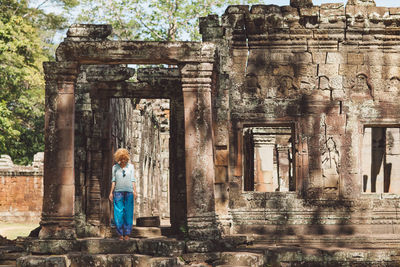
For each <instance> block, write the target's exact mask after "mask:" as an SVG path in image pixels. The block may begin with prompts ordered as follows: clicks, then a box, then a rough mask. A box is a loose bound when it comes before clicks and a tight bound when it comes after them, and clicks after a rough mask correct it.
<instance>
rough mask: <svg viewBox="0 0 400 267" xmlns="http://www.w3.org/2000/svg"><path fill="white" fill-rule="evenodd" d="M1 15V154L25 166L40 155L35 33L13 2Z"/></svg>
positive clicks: (21, 7)
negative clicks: (7, 155)
mask: <svg viewBox="0 0 400 267" xmlns="http://www.w3.org/2000/svg"><path fill="white" fill-rule="evenodd" d="M3 4H4V5H1V11H0V14H1V15H0V99H1V102H0V153H2V154H9V155H10V156H11V157H12V158H13V160H14V161H15V162H16V163H21V164H26V163H28V162H30V161H31V160H32V158H33V155H34V154H35V153H36V152H38V151H43V149H44V145H43V143H44V142H43V132H44V131H43V124H44V123H43V121H44V80H43V70H42V62H43V61H44V60H47V57H46V55H45V54H44V53H43V51H42V48H41V46H42V42H41V40H40V38H39V33H38V30H37V29H36V28H35V27H34V26H33V25H32V23H31V22H30V21H29V20H27V19H26V18H24V17H23V16H21V15H20V14H21V13H24V12H25V11H26V8H27V7H26V6H24V5H19V3H18V2H16V1H8V2H7V3H4V2H3Z"/></svg>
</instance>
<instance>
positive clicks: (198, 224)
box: [188, 214, 221, 240]
mask: <svg viewBox="0 0 400 267" xmlns="http://www.w3.org/2000/svg"><path fill="white" fill-rule="evenodd" d="M216 216H217V215H215V214H213V215H203V216H195V217H188V234H189V238H190V239H194V240H218V239H220V238H221V230H220V229H219V227H218V224H217V221H216Z"/></svg>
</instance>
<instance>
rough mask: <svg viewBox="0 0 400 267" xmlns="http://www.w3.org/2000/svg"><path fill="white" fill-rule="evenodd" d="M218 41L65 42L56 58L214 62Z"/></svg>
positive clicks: (93, 61) (107, 61)
mask: <svg viewBox="0 0 400 267" xmlns="http://www.w3.org/2000/svg"><path fill="white" fill-rule="evenodd" d="M214 53H215V44H213V43H207V42H203V43H199V42H147V41H102V42H71V41H66V42H62V43H61V44H60V45H59V47H58V48H57V51H56V58H57V61H78V62H79V63H81V64H171V65H174V64H179V63H183V62H210V63H212V62H214Z"/></svg>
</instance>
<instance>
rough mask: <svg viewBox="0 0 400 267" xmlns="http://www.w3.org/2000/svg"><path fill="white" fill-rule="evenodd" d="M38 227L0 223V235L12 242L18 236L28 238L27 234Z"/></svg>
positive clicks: (34, 224) (33, 224)
mask: <svg viewBox="0 0 400 267" xmlns="http://www.w3.org/2000/svg"><path fill="white" fill-rule="evenodd" d="M38 226H39V223H10V222H0V235H2V236H3V237H7V238H8V239H10V240H14V239H16V238H17V237H18V236H28V235H29V233H30V232H31V231H32V230H33V229H35V228H36V227H38Z"/></svg>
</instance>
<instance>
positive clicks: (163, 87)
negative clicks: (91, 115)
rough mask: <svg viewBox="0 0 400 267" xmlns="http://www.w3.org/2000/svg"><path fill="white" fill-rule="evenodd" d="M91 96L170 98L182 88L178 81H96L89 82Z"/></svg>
mask: <svg viewBox="0 0 400 267" xmlns="http://www.w3.org/2000/svg"><path fill="white" fill-rule="evenodd" d="M91 88H92V89H91V92H90V93H91V95H92V97H95V98H96V97H100V98H112V97H116V98H118V97H128V96H130V97H135V98H148V99H159V98H171V96H173V95H176V94H181V93H182V89H181V86H180V84H179V83H178V82H170V83H162V84H161V83H160V84H149V83H147V82H97V83H91Z"/></svg>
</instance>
